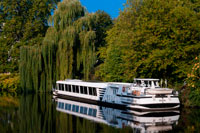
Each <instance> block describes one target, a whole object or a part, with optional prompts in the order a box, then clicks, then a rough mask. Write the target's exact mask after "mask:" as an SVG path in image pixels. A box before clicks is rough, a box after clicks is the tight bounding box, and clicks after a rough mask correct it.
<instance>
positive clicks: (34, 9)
mask: <svg viewBox="0 0 200 133" xmlns="http://www.w3.org/2000/svg"><path fill="white" fill-rule="evenodd" d="M58 1H59V0H42V1H41V0H3V1H2V0H1V1H0V14H1V15H0V25H1V27H2V33H0V34H1V36H0V48H1V50H0V51H1V53H0V59H1V64H0V72H12V71H18V60H19V47H20V46H23V45H33V44H40V43H41V42H42V38H43V37H44V35H45V33H46V30H47V28H48V21H47V20H48V18H49V15H50V14H51V12H52V11H53V9H54V8H55V7H56V4H57V2H58ZM5 54H7V55H6V56H5Z"/></svg>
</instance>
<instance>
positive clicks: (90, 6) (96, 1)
mask: <svg viewBox="0 0 200 133" xmlns="http://www.w3.org/2000/svg"><path fill="white" fill-rule="evenodd" d="M80 2H81V4H82V5H83V6H85V7H86V9H87V10H88V12H89V13H92V12H96V11H97V10H103V11H105V12H106V13H108V14H109V15H110V16H111V18H116V17H118V15H119V12H120V9H121V10H123V4H124V3H126V0H80Z"/></svg>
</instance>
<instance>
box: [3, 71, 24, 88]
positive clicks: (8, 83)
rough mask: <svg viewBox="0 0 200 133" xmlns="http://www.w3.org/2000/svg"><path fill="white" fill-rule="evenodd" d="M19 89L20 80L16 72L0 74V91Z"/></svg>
mask: <svg viewBox="0 0 200 133" xmlns="http://www.w3.org/2000/svg"><path fill="white" fill-rule="evenodd" d="M19 90H20V81H19V74H18V73H13V74H11V73H3V74H0V91H7V92H16V91H19Z"/></svg>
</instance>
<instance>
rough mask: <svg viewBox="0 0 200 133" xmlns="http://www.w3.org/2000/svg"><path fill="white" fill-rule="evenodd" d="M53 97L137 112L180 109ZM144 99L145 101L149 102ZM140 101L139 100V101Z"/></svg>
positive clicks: (164, 104) (60, 95)
mask: <svg viewBox="0 0 200 133" xmlns="http://www.w3.org/2000/svg"><path fill="white" fill-rule="evenodd" d="M53 95H54V97H58V98H63V99H69V100H74V101H80V102H84V103H89V104H96V105H103V106H108V107H113V108H119V109H126V108H127V109H133V110H139V111H159V110H160V111H161V110H174V109H178V108H179V107H180V104H179V103H178V102H177V103H153V104H152V103H146V104H135V103H128V102H123V101H122V103H120V104H119V103H115V102H107V101H101V100H93V99H87V98H84V97H76V96H71V95H63V94H59V93H53ZM132 99H133V101H134V100H136V98H135V99H134V98H132ZM150 99H151V98H149V99H145V100H149V101H151V100H150ZM140 100H141V99H140Z"/></svg>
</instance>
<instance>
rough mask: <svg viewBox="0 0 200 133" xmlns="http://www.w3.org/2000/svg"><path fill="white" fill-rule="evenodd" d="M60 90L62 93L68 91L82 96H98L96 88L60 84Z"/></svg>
mask: <svg viewBox="0 0 200 133" xmlns="http://www.w3.org/2000/svg"><path fill="white" fill-rule="evenodd" d="M58 89H59V90H61V91H68V92H74V93H81V94H87V95H88V94H89V95H93V96H97V90H96V88H94V87H86V86H77V85H68V84H58Z"/></svg>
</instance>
